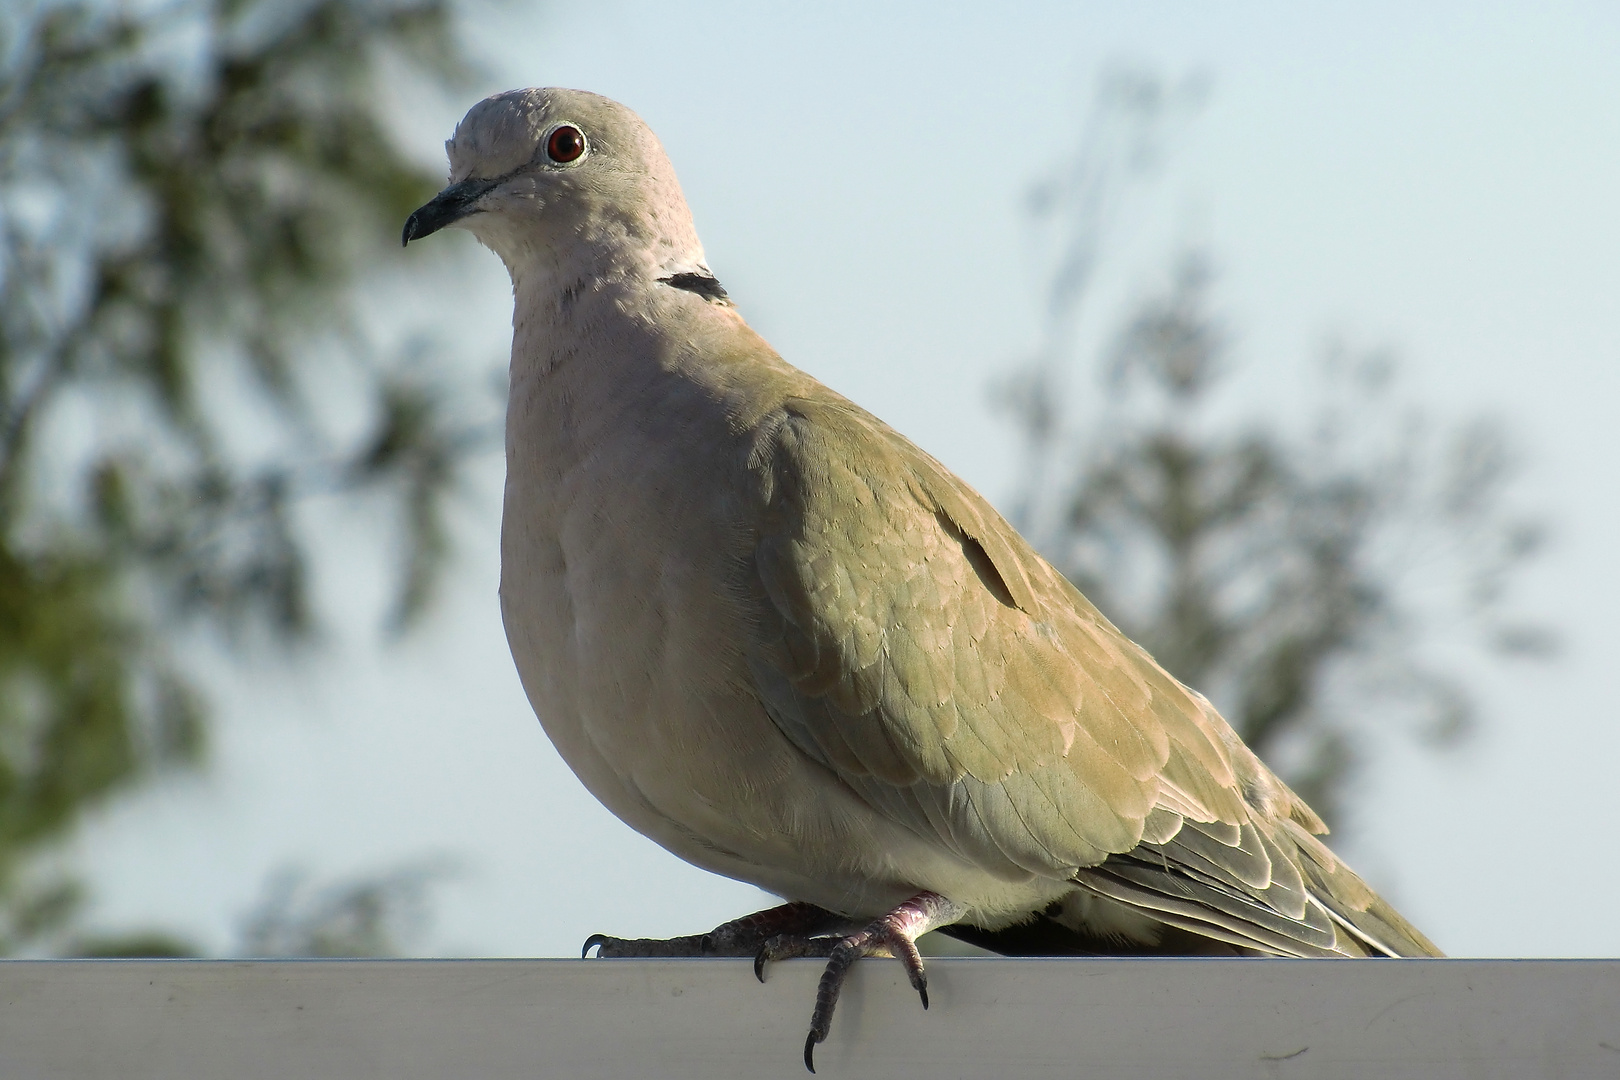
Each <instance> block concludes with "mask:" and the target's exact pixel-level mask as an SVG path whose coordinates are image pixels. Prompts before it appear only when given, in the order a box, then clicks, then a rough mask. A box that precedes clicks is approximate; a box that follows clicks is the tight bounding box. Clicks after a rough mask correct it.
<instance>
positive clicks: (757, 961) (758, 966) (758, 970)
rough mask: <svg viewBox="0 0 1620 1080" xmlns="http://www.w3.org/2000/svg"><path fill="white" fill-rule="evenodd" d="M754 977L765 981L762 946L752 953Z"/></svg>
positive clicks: (812, 1070)
mask: <svg viewBox="0 0 1620 1080" xmlns="http://www.w3.org/2000/svg"><path fill="white" fill-rule="evenodd" d="M754 978H756V979H758V980H759V981H760V982H762V983H763V982H764V981H765V950H764V949H763V948H762V949H760V950H759V952H757V953H755V954H754ZM810 1071H811V1072H815V1071H816V1070H814V1069H811V1070H810Z"/></svg>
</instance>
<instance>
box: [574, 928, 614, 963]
mask: <svg viewBox="0 0 1620 1080" xmlns="http://www.w3.org/2000/svg"><path fill="white" fill-rule="evenodd" d="M607 940H608V939H607V935H606V934H592V935H591V936H590V937H588V938H586V939H585V947H584V948H583V949H581V950H579V958H580V959H581V960H583V959H585V958H586V957H587V956H589V955H590V954H591V950H592V949H594V948H596V947H597V946H598V945H606V944H607Z"/></svg>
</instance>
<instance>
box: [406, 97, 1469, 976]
mask: <svg viewBox="0 0 1620 1080" xmlns="http://www.w3.org/2000/svg"><path fill="white" fill-rule="evenodd" d="M559 125H565V126H567V127H570V128H573V129H577V130H578V131H579V132H581V133H583V138H584V145H585V149H584V151H583V152H582V153H581V154H580V156H579V157H577V158H576V159H573V160H567V161H557V160H553V159H552V157H551V156H550V155H549V153H548V147H549V146H554V145H555V146H565V147H566V146H567V145H568V138H562V141H561V142H558V141H556V140H554V139H553V137H552V136H553V134H554V133H555V132H556V131H557V130H558V128H559ZM564 135H565V136H566V135H567V133H566V132H565V133H564ZM570 137H571V136H570ZM447 146H448V150H449V155H450V162H451V170H452V174H451V180H452V186H451V187H450V188H448V189H447V190H446V192H445V193H444V194H443V195H441V196H440V198H439V199H437V200H435V201H434V203H430V204H429V205H428V206H426V207H424V208H423V210H422V211H419V212H418V214H417V215H416V216H413V218H412V220H411V222H410V223H408V224H407V226H406V239H407V241H408V240H410V239H412V238H414V237H416V236H421V235H426V234H427V233H428V232H431V231H434V230H436V229H438V228H441V227H444V226H446V225H455V226H457V227H460V228H465V229H467V230H469V231H471V232H472V233H473V234H474V235H476V236H477V237H478V238H479V239H480V240H481V241H483V243H485V244H486V245H487V246H489V247H490V248H492V249H493V250H494V251H495V252H496V253H497V254H499V255H500V256H501V258H502V259H503V261H504V262H505V263H506V266H507V268H508V270H509V271H510V272H511V276H512V284H513V290H514V294H515V298H516V311H515V316H514V334H513V346H512V370H511V400H510V409H509V413H508V422H507V435H506V448H507V463H508V477H507V485H506V497H505V516H504V524H503V529H502V541H501V559H502V582H501V610H502V613H503V616H504V619H505V623H506V628H507V635H508V639H509V641H510V644H511V647H512V654H513V657H514V659H515V660H516V662H517V666H518V670H519V672H520V674H521V676H522V679H523V685H524V688H525V690H526V691H527V693H528V696H529V700H530V701H531V702H532V703H533V705H534V708H535V711H536V713H537V714H538V715H539V717H540V720H541V722H542V723H543V724H544V725H545V729H546V731H547V733H548V734H549V735H550V736H551V739H552V741H553V742H554V743H556V745H557V748H558V750H559V751H560V752H561V753H562V755H563V757H564V758H565V759H566V760H567V761H568V763H569V765H570V766H571V767H572V768H573V769H574V771H575V772H576V773H577V774H578V776H579V777H580V779H581V780H582V781H583V782H584V783H585V785H586V786H587V787H588V788H589V789H590V790H591V792H592V793H593V794H594V795H596V797H597V798H599V799H600V800H601V801H602V802H603V803H604V804H606V805H607V806H608V808H609V809H611V810H612V811H613V812H614V813H615V814H617V815H618V816H619V817H620V818H621V819H623V820H624V821H625V822H626V823H628V824H629V825H631V826H632V827H634V828H636V829H637V830H639V831H641V832H642V833H644V834H646V835H647V836H649V837H651V838H652V839H654V840H656V841H657V842H658V843H660V844H662V845H663V846H665V847H666V848H668V849H669V850H671V851H673V852H674V853H675V854H677V855H679V856H681V857H682V858H684V859H686V860H688V861H690V862H693V863H696V864H697V865H699V866H702V867H705V868H707V869H710V870H713V871H714V872H716V873H720V874H724V875H727V876H730V877H734V878H739V879H741V880H744V881H750V882H753V883H755V884H758V885H759V886H761V887H763V888H765V889H767V890H770V891H771V892H773V893H777V894H779V895H781V896H783V897H786V898H788V899H790V900H793V901H799V902H802V903H806V904H813V905H815V906H816V907H818V908H823V909H826V910H827V911H829V912H833V913H837V914H838V915H841V916H845V917H847V918H848V919H850V920H851V921H852V922H854V923H861V922H865V921H866V920H869V919H873V918H876V917H879V916H882V915H883V914H884V913H886V912H891V911H892V910H893V909H895V908H896V906H897V905H900V904H902V903H904V902H905V901H907V900H908V899H910V898H912V897H914V896H916V895H918V894H919V893H930V894H937V895H938V896H940V897H945V898H948V900H949V901H950V902H951V906H950V911H951V912H952V913H954V914H957V915H958V917H957V918H956V920H955V922H954V925H953V926H951V927H948V929H954V930H955V931H956V932H957V933H958V934H959V935H960V936H963V937H967V938H970V939H975V940H981V941H984V942H987V943H989V944H991V945H992V946H994V945H995V944H996V943H997V942H1000V943H1002V945H1003V946H1004V947H1005V948H1006V951H1014V952H1019V951H1022V952H1030V951H1040V949H1039V947H1038V946H1039V945H1040V942H1041V941H1042V940H1050V941H1053V942H1059V941H1060V940H1061V941H1066V942H1067V943H1068V945H1069V946H1072V947H1077V948H1081V947H1083V948H1089V949H1094V950H1095V951H1125V952H1129V951H1155V950H1158V949H1166V948H1175V949H1178V950H1179V949H1183V948H1187V947H1195V946H1198V943H1204V944H1205V945H1207V946H1209V947H1211V948H1215V949H1223V948H1224V949H1227V950H1229V951H1230V950H1241V951H1253V952H1258V953H1266V954H1279V955H1291V956H1335V955H1338V956H1359V955H1368V954H1373V955H1437V951H1436V950H1435V948H1434V946H1433V945H1431V944H1430V943H1429V942H1428V940H1427V939H1426V938H1424V937H1423V935H1422V934H1420V933H1418V932H1417V931H1416V930H1415V929H1413V928H1412V927H1411V926H1410V925H1409V924H1407V923H1406V921H1405V920H1403V919H1402V918H1401V917H1400V916H1399V915H1398V914H1397V913H1396V912H1395V911H1394V910H1393V909H1391V908H1390V907H1389V905H1388V904H1386V903H1384V902H1383V901H1382V900H1381V899H1380V898H1379V897H1378V896H1377V895H1376V894H1375V893H1373V892H1372V890H1370V889H1369V888H1368V887H1367V886H1366V885H1365V884H1364V883H1363V882H1362V881H1361V879H1360V878H1358V877H1357V876H1356V875H1355V874H1354V873H1352V872H1351V871H1350V870H1349V869H1348V868H1347V867H1346V866H1345V865H1344V864H1343V863H1342V862H1341V861H1340V860H1339V859H1338V858H1337V857H1336V856H1334V855H1333V854H1332V852H1331V851H1329V850H1328V848H1327V847H1325V846H1324V845H1323V844H1322V843H1321V841H1320V840H1319V839H1317V835H1318V834H1320V833H1322V832H1324V831H1325V829H1324V827H1323V825H1322V822H1321V821H1320V820H1319V819H1318V818H1317V816H1316V815H1315V814H1314V813H1313V812H1312V811H1311V809H1310V808H1309V807H1308V806H1306V805H1305V803H1304V802H1303V801H1302V800H1301V799H1300V798H1299V797H1298V796H1297V795H1295V794H1294V792H1292V791H1291V790H1289V788H1288V787H1287V786H1286V785H1285V784H1283V783H1282V781H1280V780H1279V779H1278V778H1277V777H1276V776H1275V775H1273V774H1272V772H1271V771H1270V770H1269V769H1268V768H1266V766H1265V765H1264V764H1262V763H1261V762H1260V761H1259V759H1258V758H1256V757H1255V755H1254V754H1253V753H1252V752H1250V751H1249V749H1248V748H1247V747H1246V746H1244V745H1243V743H1242V742H1241V741H1240V740H1239V739H1238V737H1237V736H1236V735H1235V734H1234V733H1233V731H1232V729H1231V727H1230V726H1229V725H1228V724H1227V723H1226V722H1225V721H1224V720H1222V719H1221V717H1220V716H1219V715H1218V714H1217V712H1216V711H1215V709H1214V708H1213V707H1211V705H1210V704H1209V702H1208V701H1206V700H1205V699H1204V698H1203V697H1202V696H1200V695H1199V694H1197V693H1195V692H1194V691H1192V690H1189V689H1188V688H1186V687H1184V686H1182V685H1181V684H1180V683H1179V682H1177V681H1176V680H1175V679H1174V678H1172V677H1171V676H1170V675H1169V674H1167V673H1166V672H1165V671H1164V670H1163V669H1162V668H1160V667H1159V666H1158V665H1157V664H1156V663H1154V661H1153V660H1152V659H1151V658H1150V657H1149V656H1148V655H1147V654H1146V653H1144V652H1143V651H1142V650H1141V649H1140V648H1139V647H1138V646H1137V645H1135V644H1134V643H1132V642H1131V641H1129V640H1127V639H1126V638H1125V637H1124V636H1123V635H1122V634H1121V633H1120V632H1119V631H1118V630H1117V629H1116V628H1115V627H1114V626H1113V625H1112V624H1110V623H1109V622H1108V620H1107V619H1105V618H1104V617H1103V616H1102V615H1101V614H1100V613H1099V612H1098V611H1097V610H1096V609H1095V608H1094V607H1093V606H1092V605H1091V604H1090V603H1089V602H1088V601H1087V600H1086V599H1085V597H1083V596H1082V595H1081V594H1080V593H1079V592H1078V591H1076V590H1075V588H1074V587H1073V586H1072V585H1071V584H1070V583H1069V582H1068V581H1067V580H1065V579H1064V578H1063V576H1062V575H1061V574H1059V573H1058V572H1057V571H1056V570H1054V569H1053V568H1052V566H1051V565H1050V564H1048V563H1047V562H1046V561H1045V560H1044V559H1043V558H1041V557H1040V555H1038V554H1037V553H1036V552H1035V551H1034V550H1033V549H1032V548H1031V547H1030V546H1029V545H1028V544H1027V543H1026V542H1025V541H1024V540H1023V539H1022V538H1021V537H1020V536H1019V535H1018V534H1017V532H1015V531H1014V530H1013V529H1012V528H1011V527H1010V526H1009V525H1008V524H1007V522H1006V521H1005V520H1003V519H1002V517H1001V516H1000V515H999V514H998V513H996V511H995V510H994V509H993V508H992V507H991V506H990V505H989V503H988V502H986V501H985V500H984V499H983V498H982V497H981V496H980V495H979V494H978V493H977V492H975V491H974V490H973V489H972V488H971V487H969V486H968V485H967V484H965V483H963V482H962V481H961V480H959V479H958V478H957V477H955V476H953V475H952V474H951V473H950V472H949V470H947V469H946V468H944V467H943V466H942V465H940V464H939V463H938V462H937V461H935V460H934V459H933V458H931V457H930V456H928V455H927V454H925V453H923V452H922V451H921V450H919V449H918V448H917V447H916V446H914V445H913V444H912V443H911V442H909V441H908V440H907V439H905V438H904V437H903V436H901V435H900V434H898V433H896V432H895V431H894V430H893V429H891V428H889V427H888V426H887V425H886V424H884V423H883V422H882V421H881V420H878V419H877V418H876V417H874V416H872V415H871V414H869V413H867V412H866V411H865V410H863V409H861V408H860V407H859V406H857V405H855V404H853V403H852V402H850V401H848V400H846V399H844V398H843V397H840V396H839V395H838V394H836V393H834V392H832V391H831V390H829V389H827V388H826V387H824V386H822V385H820V384H819V383H817V382H816V381H815V380H814V379H812V378H810V377H809V376H808V375H806V374H804V373H803V372H801V371H799V370H797V369H795V368H793V367H791V366H790V365H788V364H787V363H786V362H785V361H783V360H782V359H781V357H779V356H778V355H777V354H776V353H775V352H774V351H773V350H772V349H771V347H770V346H769V345H767V344H766V343H765V341H763V340H762V339H761V338H760V337H759V336H758V335H757V334H755V333H754V332H753V331H752V330H751V329H750V328H749V327H748V325H747V323H746V322H745V321H744V320H743V318H742V316H741V315H740V314H739V312H738V310H737V309H736V308H735V307H734V306H733V305H732V303H731V302H730V300H729V298H728V297H727V296H726V294H725V292H724V290H721V289H719V288H718V284H716V286H715V287H714V288H712V289H711V288H709V287H708V286H707V285H704V283H705V282H711V281H713V280H714V275H713V274H712V273H711V272H710V271H709V268H708V266H707V265H706V263H705V260H704V254H703V249H702V246H701V245H700V244H699V242H698V239H697V235H696V233H695V231H694V229H693V226H692V223H691V217H690V214H689V212H688V211H687V208H686V205H685V201H684V199H683V197H682V195H681V192H680V187H679V184H678V183H677V181H676V179H675V176H674V172H673V170H672V169H671V167H670V165H669V162H668V160H667V158H666V157H665V156H664V153H663V150H662V148H661V147H660V146H659V144H658V141H657V139H656V138H655V137H654V136H653V135H652V133H651V132H650V131H649V130H648V129H647V127H646V126H645V125H644V124H643V123H642V122H641V121H640V119H639V118H638V117H636V116H635V115H634V114H633V113H631V112H630V111H629V110H628V109H626V108H624V107H623V106H621V105H618V104H616V103H614V102H611V101H608V100H606V99H604V98H601V97H598V96H595V95H592V94H586V93H582V92H579V91H571V90H555V89H551V90H523V91H514V92H511V93H507V94H502V95H497V96H495V97H492V98H490V99H488V100H486V101H484V102H481V103H479V104H478V105H477V106H475V107H474V108H473V110H472V111H471V112H469V113H468V115H467V117H466V119H465V120H463V121H462V123H461V125H460V126H459V127H458V128H457V130H456V133H455V136H454V138H452V139H451V140H450V142H449V143H448V144H447ZM698 286H702V287H698ZM1031 920H1034V922H1031ZM1042 926H1045V927H1049V928H1050V929H1051V930H1052V931H1053V934H1052V935H1050V936H1046V935H1043V934H1035V935H1034V936H1033V937H1032V936H1031V928H1032V927H1033V928H1037V929H1038V928H1039V927H1042ZM1065 935H1067V936H1066V937H1065Z"/></svg>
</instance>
